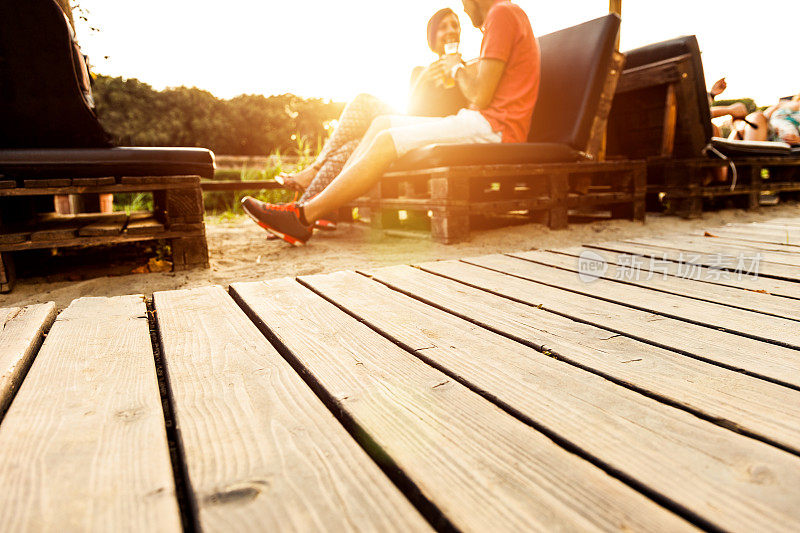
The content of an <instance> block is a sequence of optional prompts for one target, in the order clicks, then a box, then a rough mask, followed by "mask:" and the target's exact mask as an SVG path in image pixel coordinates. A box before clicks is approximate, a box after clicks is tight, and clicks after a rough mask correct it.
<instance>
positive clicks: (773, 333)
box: [466, 252, 800, 349]
mask: <svg viewBox="0 0 800 533" xmlns="http://www.w3.org/2000/svg"><path fill="white" fill-rule="evenodd" d="M529 255H530V257H533V258H535V257H536V255H535V254H532V255H531V254H530V253H529V252H520V253H514V254H510V255H509V256H486V257H479V258H469V259H467V260H466V261H467V262H469V263H472V264H477V265H483V266H489V267H490V268H498V269H501V270H502V269H504V268H509V269H510V270H508V272H509V273H514V274H520V275H522V276H524V277H531V278H533V279H536V280H538V281H542V282H543V283H547V284H550V285H554V286H557V287H561V288H564V289H568V290H570V291H574V292H577V293H579V294H585V295H587V296H592V297H594V298H600V299H604V300H607V301H612V302H616V303H621V304H623V305H627V306H629V307H633V308H636V309H641V310H643V311H648V312H651V313H657V314H660V315H664V316H669V317H671V318H677V319H679V320H686V321H691V322H694V323H697V324H701V325H705V326H707V327H711V328H717V329H722V330H723V331H728V332H730V333H736V334H739V335H746V336H750V337H752V338H755V339H759V340H764V341H767V342H772V343H775V344H780V345H782V346H787V347H790V348H795V349H800V328H798V327H797V322H796V321H794V320H787V319H784V318H779V317H774V316H769V315H763V314H760V313H755V312H753V311H745V310H742V309H731V308H730V307H727V306H725V305H720V304H715V303H710V302H703V301H700V300H695V299H692V298H687V297H685V296H678V295H673V294H666V293H663V292H658V291H653V290H651V289H648V288H645V287H638V286H632V285H625V284H622V283H616V282H614V281H610V280H605V279H595V280H594V281H591V282H588V283H587V282H584V281H581V279H580V278H579V277H578V275H577V273H575V272H568V271H565V270H561V269H558V268H555V267H550V266H545V265H542V264H538V263H534V262H531V261H527V260H526V258H527V257H528V256H529ZM519 260H521V261H523V263H525V264H517V263H515V261H519Z"/></svg>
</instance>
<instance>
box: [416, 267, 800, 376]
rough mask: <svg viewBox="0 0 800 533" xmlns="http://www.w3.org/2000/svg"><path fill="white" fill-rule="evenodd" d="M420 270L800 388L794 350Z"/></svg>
mask: <svg viewBox="0 0 800 533" xmlns="http://www.w3.org/2000/svg"><path fill="white" fill-rule="evenodd" d="M420 268H422V269H423V270H426V271H429V272H433V273H435V274H439V275H442V276H446V277H450V278H454V279H458V280H459V281H462V282H463V283H465V284H469V285H473V286H476V287H481V288H483V289H485V290H488V291H491V292H494V293H496V294H499V295H503V296H504V297H506V298H512V299H516V300H519V301H521V302H523V303H525V304H528V305H531V306H534V307H538V306H541V307H542V308H543V309H545V310H548V311H551V312H553V313H558V314H561V315H564V316H566V317H569V318H572V319H575V320H579V321H583V322H586V323H588V324H591V325H595V326H598V327H601V328H603V329H607V330H609V331H612V332H614V333H619V334H623V335H627V336H630V337H632V338H636V339H642V340H645V341H646V342H648V343H651V344H653V345H655V346H659V347H663V348H666V349H669V350H672V351H675V352H677V353H679V354H689V355H692V356H694V357H696V358H699V359H703V360H707V361H712V362H716V363H719V364H721V365H725V366H727V367H729V368H734V369H744V370H747V371H749V372H752V373H754V374H757V375H761V376H765V377H768V378H770V379H774V380H776V381H779V382H781V383H786V384H789V385H791V386H794V387H797V388H800V360H798V358H797V351H796V350H792V349H790V348H785V347H782V346H775V345H771V344H767V343H764V342H761V341H756V340H754V339H749V338H746V337H740V336H738V335H733V334H730V333H725V332H722V331H718V330H715V329H709V328H706V327H703V326H698V325H696V324H691V323H688V322H684V321H682V320H676V319H672V318H669V317H665V316H661V315H655V314H652V313H648V312H646V311H640V310H637V309H632V308H630V307H627V306H624V305H620V304H616V303H613V302H606V301H603V300H597V299H594V298H591V297H589V296H584V295H580V294H576V293H573V292H569V291H567V290H564V289H560V288H557V287H550V286H548V285H544V284H540V283H535V282H532V281H530V280H526V279H519V278H516V277H513V276H509V275H506V274H504V273H500V272H493V271H487V270H486V269H484V268H479V267H478V266H475V265H470V264H467V263H463V262H457V261H440V262H434V263H424V264H421V265H420ZM611 337H613V335H612V336H609V337H608V340H609V341H610V340H611ZM674 360H675V361H681V360H682V359H681V358H675V359H674Z"/></svg>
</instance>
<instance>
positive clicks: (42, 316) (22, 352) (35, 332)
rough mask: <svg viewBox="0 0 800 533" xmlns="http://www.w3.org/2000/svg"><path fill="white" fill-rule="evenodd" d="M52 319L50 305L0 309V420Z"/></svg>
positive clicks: (52, 314)
mask: <svg viewBox="0 0 800 533" xmlns="http://www.w3.org/2000/svg"><path fill="white" fill-rule="evenodd" d="M55 317H56V306H55V304H54V303H53V302H47V303H46V304H39V305H31V306H28V307H10V308H5V309H0V419H2V416H3V414H4V413H5V412H6V408H7V407H8V405H9V404H10V403H11V399H12V398H13V397H14V394H15V393H16V392H17V389H18V388H19V384H20V383H21V382H22V378H23V377H24V376H25V373H26V372H27V371H28V368H29V367H30V365H31V362H32V361H33V357H34V355H35V354H36V351H37V350H38V349H39V345H40V344H41V342H42V339H43V338H44V332H45V331H46V330H47V329H48V328H49V327H50V325H51V324H52V323H53V320H55Z"/></svg>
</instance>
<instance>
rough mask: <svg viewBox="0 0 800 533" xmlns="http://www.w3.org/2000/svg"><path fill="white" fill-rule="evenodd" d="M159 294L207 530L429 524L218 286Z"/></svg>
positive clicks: (168, 359) (178, 409) (172, 378)
mask: <svg viewBox="0 0 800 533" xmlns="http://www.w3.org/2000/svg"><path fill="white" fill-rule="evenodd" d="M154 302H155V306H156V315H157V320H158V327H159V332H160V335H161V342H162V346H163V354H164V360H165V365H166V369H167V372H168V375H169V382H170V387H171V389H172V397H173V399H174V410H175V413H176V418H177V427H178V429H179V431H180V433H181V436H182V441H183V451H184V454H185V460H186V464H187V469H188V473H189V478H190V484H191V487H192V489H193V491H194V496H195V498H196V501H197V506H198V509H199V513H200V516H199V518H200V525H201V527H202V529H203V530H206V531H244V530H253V531H260V530H281V531H283V530H286V531H290V530H293V531H312V530H324V529H330V530H336V531H356V530H394V531H408V530H417V531H424V530H427V529H429V526H428V525H427V523H426V522H425V521H424V520H423V519H422V517H421V516H420V515H419V514H418V513H417V511H416V510H415V509H414V508H413V507H412V506H411V504H409V503H408V501H407V500H406V499H405V498H404V497H403V496H402V494H401V493H400V492H399V491H398V490H397V489H396V488H395V487H394V485H392V483H391V482H390V481H389V479H388V478H387V477H386V476H385V475H384V474H383V473H382V472H381V471H380V469H379V468H378V467H377V466H376V465H375V464H374V463H373V462H372V461H371V460H370V458H369V456H368V455H367V454H366V453H364V451H363V450H362V449H361V448H360V447H359V446H358V444H356V442H355V441H354V440H353V439H352V438H351V437H350V435H348V434H347V432H346V431H345V430H344V428H343V427H342V426H341V425H340V424H339V422H338V421H337V420H336V419H335V418H334V417H333V416H332V415H331V413H330V412H329V411H328V410H327V408H326V407H325V406H324V404H323V403H322V402H321V401H320V400H319V399H318V398H317V397H316V396H315V395H314V394H313V392H312V391H311V389H310V388H308V386H307V385H306V384H305V383H304V382H303V380H302V379H300V377H299V376H298V375H297V374H296V373H295V372H294V370H292V368H291V367H290V366H289V364H288V363H286V361H284V360H283V358H282V357H281V356H280V355H279V354H278V352H277V351H275V349H274V348H273V347H272V346H271V345H270V344H269V342H268V341H267V339H265V338H264V336H263V335H262V334H261V332H260V331H258V329H257V328H256V327H255V326H254V325H253V323H252V322H251V321H250V320H249V319H248V318H247V317H246V316H245V314H244V313H243V312H242V310H241V309H240V308H239V307H238V306H237V305H236V304H235V303H234V302H233V300H231V298H230V297H229V296H228V295H227V294H225V292H224V291H223V290H222V289H221V288H220V287H204V288H199V289H192V290H179V291H169V292H157V293H155V295H154Z"/></svg>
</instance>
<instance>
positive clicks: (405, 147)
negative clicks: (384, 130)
mask: <svg viewBox="0 0 800 533" xmlns="http://www.w3.org/2000/svg"><path fill="white" fill-rule="evenodd" d="M389 119H390V120H391V125H392V126H391V128H390V129H389V130H388V131H389V134H390V135H391V136H392V140H394V147H395V150H397V156H398V157H401V156H402V155H404V154H405V153H406V152H409V151H411V150H413V149H415V148H420V147H422V146H427V145H429V144H458V143H499V142H502V140H503V136H502V134H501V133H499V132H496V131H492V126H491V125H490V124H489V122H488V121H487V120H486V119H485V118H484V116H483V115H481V114H480V112H478V111H474V110H472V109H462V110H461V111H459V112H458V114H457V115H450V116H449V117H444V118H439V117H410V116H406V115H392V116H390V117H389Z"/></svg>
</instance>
